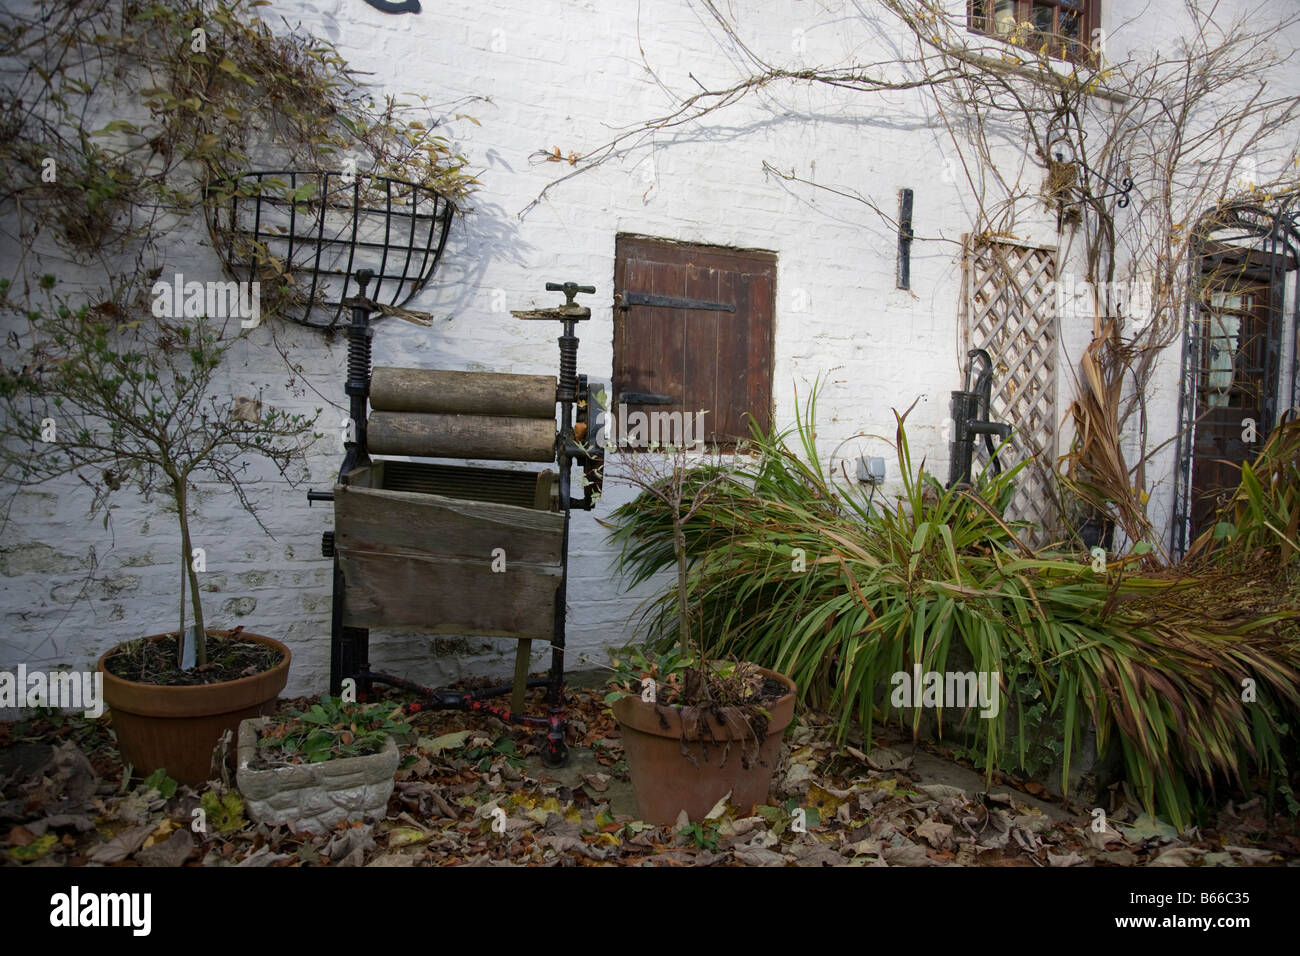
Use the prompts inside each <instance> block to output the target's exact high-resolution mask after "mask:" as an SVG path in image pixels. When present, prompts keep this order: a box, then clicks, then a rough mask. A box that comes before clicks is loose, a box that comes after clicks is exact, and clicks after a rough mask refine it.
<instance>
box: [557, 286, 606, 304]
mask: <svg viewBox="0 0 1300 956" xmlns="http://www.w3.org/2000/svg"><path fill="white" fill-rule="evenodd" d="M546 291H547V292H563V293H564V299H565V301H564V304H565V305H566V306H567V305H573V304H574V302H573V297H574V296H575V295H577V294H578V293H579V292H585V293H587V294H588V295H594V294H595V292H596V287H595V286H594V285H578V283H576V282H548V283H546Z"/></svg>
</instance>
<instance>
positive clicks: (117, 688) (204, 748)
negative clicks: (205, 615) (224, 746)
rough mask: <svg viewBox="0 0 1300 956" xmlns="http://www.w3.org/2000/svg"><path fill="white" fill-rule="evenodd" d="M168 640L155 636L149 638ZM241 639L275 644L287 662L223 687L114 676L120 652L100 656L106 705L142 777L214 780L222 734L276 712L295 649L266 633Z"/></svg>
mask: <svg viewBox="0 0 1300 956" xmlns="http://www.w3.org/2000/svg"><path fill="white" fill-rule="evenodd" d="M208 633H209V634H220V633H221V632H220V631H209V632H208ZM167 636H168V635H165V634H155V635H153V636H152V637H147V638H145V640H149V641H156V640H161V639H162V638H164V637H167ZM239 636H240V637H241V638H248V639H249V640H250V641H256V642H258V643H259V644H269V645H270V646H271V647H274V648H275V649H276V650H278V651H279V652H280V653H281V654H283V655H284V659H283V660H282V661H281V662H280V663H279V664H277V665H276V666H275V667H272V668H271V669H270V670H268V671H263V672H262V673H260V674H254V675H253V676H252V677H241V678H239V680H232V681H226V682H224V683H220V684H201V685H196V686H193V687H163V686H160V685H157V684H141V683H139V682H137V681H129V680H124V679H122V678H121V677H117V676H115V675H114V674H111V673H109V672H108V671H107V670H106V669H105V668H104V661H105V660H106V659H107V658H108V656H109V655H110V654H112V653H113V652H114V651H115V650H117V648H114V649H113V650H110V651H108V652H106V653H105V654H104V655H103V656H102V657H100V659H99V663H98V665H97V667H98V668H99V671H100V672H101V673H102V674H103V675H104V701H105V703H107V704H108V706H109V707H110V708H111V709H112V711H113V731H114V733H115V734H116V735H117V749H118V751H119V752H120V753H121V755H122V760H123V761H124V762H125V763H129V764H131V766H132V767H133V768H134V769H135V772H136V773H138V774H142V775H148V774H150V773H152V772H153V771H154V770H157V769H158V768H160V767H161V768H163V769H164V770H166V772H167V775H168V776H169V777H171V778H172V779H173V780H177V781H179V782H180V783H189V784H198V783H202V782H204V781H205V780H207V779H209V777H210V776H211V767H212V750H213V748H214V747H215V746H216V745H217V741H218V739H219V738H220V737H221V734H222V732H223V731H226V730H229V731H231V733H232V734H234V733H238V731H239V722H240V721H241V720H244V719H245V718H248V717H260V716H263V715H265V714H269V713H271V712H272V711H273V710H274V706H273V705H274V704H275V700H276V698H277V697H278V696H279V694H280V691H282V690H283V689H284V685H285V682H286V681H287V680H288V679H289V660H290V656H291V655H290V654H289V648H287V647H285V646H284V645H283V644H281V643H280V642H279V641H277V640H274V639H272V638H269V637H264V636H262V635H261V634H250V633H249V632H248V631H244V632H242V633H241V634H240V635H239Z"/></svg>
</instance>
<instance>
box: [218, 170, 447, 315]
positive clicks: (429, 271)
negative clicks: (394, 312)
mask: <svg viewBox="0 0 1300 956" xmlns="http://www.w3.org/2000/svg"><path fill="white" fill-rule="evenodd" d="M239 179H241V180H242V179H253V180H256V183H257V185H256V188H255V189H254V190H249V191H247V192H249V193H251V194H242V192H243V191H239V190H237V191H236V192H235V194H234V195H232V196H231V198H230V200H229V202H228V203H225V204H222V207H224V209H223V208H222V207H217V208H214V209H213V216H212V223H211V224H212V226H213V235H214V239H217V240H218V242H219V243H220V245H221V246H223V247H224V248H223V249H222V251H223V252H224V253H225V261H226V266H227V268H228V269H229V271H230V272H231V273H232V274H233V275H235V277H236V278H238V279H247V280H249V281H253V280H257V279H259V278H260V277H259V276H258V274H257V273H258V263H257V257H249V258H247V259H245V258H243V257H241V256H238V255H236V250H235V244H236V241H237V240H244V241H247V242H251V243H253V244H254V245H255V247H258V246H260V247H261V248H264V249H266V250H267V253H268V254H270V255H274V256H275V257H276V258H277V259H281V260H282V261H283V262H284V269H285V272H286V273H288V274H290V275H295V276H304V277H305V276H307V275H310V285H309V286H308V288H307V291H306V295H307V302H306V306H305V309H304V310H303V314H302V315H301V317H298V316H292V315H291V316H289V318H291V319H293V321H295V322H298V323H299V324H300V325H305V326H308V327H309V328H314V329H323V330H329V331H333V330H335V329H337V328H338V327H339V321H340V319H341V318H342V317H343V314H344V303H345V302H347V300H348V299H349V296H350V295H351V294H352V293H351V291H350V288H351V286H353V284H354V283H355V281H356V280H355V278H354V276H355V272H356V270H357V269H358V268H360V267H361V265H363V264H362V263H358V262H357V253H358V250H376V249H378V250H382V253H381V255H379V256H378V259H379V262H378V264H377V266H373V267H371V271H372V272H373V273H374V279H373V280H372V282H373V285H372V286H371V295H370V299H371V301H373V302H375V303H380V302H383V301H384V297H385V295H387V297H388V298H387V305H389V306H391V307H393V308H401V307H403V306H405V305H406V303H408V302H409V301H410V300H411V299H412V298H413V297H414V296H415V295H416V293H418V292H419V291H420V290H421V289H423V288H424V287H425V286H426V285H427V284H428V282H429V280H430V279H431V278H432V277H433V274H434V272H435V271H436V269H437V267H438V263H439V261H440V260H441V259H442V254H443V251H444V250H445V248H446V245H447V236H448V234H449V233H450V231H451V223H452V219H453V218H454V217H455V211H456V207H455V204H454V203H453V202H452V200H451V199H450V198H448V197H447V196H446V195H444V194H443V193H440V192H438V191H437V190H435V189H433V188H431V187H429V186H423V185H420V184H418V183H413V182H409V181H407V180H403V179H397V178H394V177H391V176H381V175H377V174H372V173H361V172H354V173H349V172H345V171H340V170H305V169H277V170H250V171H247V172H244V173H241V174H240V175H239ZM277 180H279V181H282V182H283V185H284V187H285V192H284V194H276V193H275V192H272V189H273V188H274V187H273V183H274V182H275V181H277ZM307 183H315V185H316V189H315V190H314V192H313V194H312V195H311V196H310V197H304V198H302V199H295V198H294V197H295V196H296V194H297V192H298V190H299V189H300V188H302V186H304V185H306V184H307ZM375 194H380V195H379V198H378V202H377V203H372V202H371V200H370V196H372V195H375ZM349 199H350V201H349ZM245 203H252V204H253V206H254V208H253V212H252V227H251V229H249V228H247V227H245V226H243V225H241V218H240V217H241V204H245ZM303 207H306V209H304V208H303ZM285 208H287V210H288V229H287V232H282V231H275V229H273V228H272V227H270V226H268V225H267V222H268V220H269V219H270V216H269V215H266V214H265V213H268V212H269V210H271V209H280V210H282V209H285ZM223 211H224V212H225V214H226V215H228V216H229V221H228V222H226V223H222V222H221V215H222V212H223ZM331 211H333V212H335V213H340V214H343V215H342V216H341V217H340V218H343V219H344V220H345V221H348V222H349V223H350V227H345V228H343V229H341V230H338V229H336V230H335V231H334V232H333V233H332V234H327V219H329V215H328V213H329V212H331ZM374 216H382V217H383V224H384V239H383V242H375V241H371V240H367V239H359V238H358V228H359V226H360V225H361V223H362V221H363V217H374ZM281 218H283V217H281ZM300 224H305V226H303V225H300ZM408 224H409V225H408ZM222 239H224V240H225V241H224V242H221V240H222ZM337 247H343V248H345V249H346V260H345V259H344V256H343V255H342V254H340V255H338V256H334V257H328V256H327V250H329V249H331V248H337ZM281 253H282V254H281ZM295 255H296V256H298V257H300V258H301V259H302V261H301V262H299V261H297V260H296V259H295ZM417 258H418V259H419V262H420V265H419V268H418V269H415V270H414V271H413V270H412V268H411V266H412V262H413V260H415V259H417ZM322 260H325V261H322ZM398 261H400V263H401V270H400V271H398V270H397V262H398ZM390 263H392V267H391V269H390ZM367 265H368V264H367ZM326 276H331V277H336V278H339V279H341V280H342V290H341V292H340V295H339V297H338V300H337V301H334V300H330V301H323V302H318V301H317V290H318V289H319V288H320V286H321V283H322V278H323V277H326ZM386 283H387V284H388V286H389V289H391V292H389V291H388V289H385V284H386ZM305 284H306V283H304V285H305ZM318 306H323V307H324V308H326V309H329V310H332V311H333V315H332V316H331V318H330V320H329V321H328V322H313V321H311V315H312V312H313V310H315V309H317V307H318Z"/></svg>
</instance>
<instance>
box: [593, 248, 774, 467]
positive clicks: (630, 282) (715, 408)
mask: <svg viewBox="0 0 1300 956" xmlns="http://www.w3.org/2000/svg"><path fill="white" fill-rule="evenodd" d="M614 289H615V291H616V292H619V293H623V294H626V293H637V292H639V293H647V294H651V295H660V296H672V297H674V298H677V299H692V300H702V301H706V302H717V303H725V304H729V305H734V306H735V308H736V311H735V312H722V311H712V310H703V309H683V308H667V307H664V306H649V305H633V306H631V307H629V308H619V307H616V308H615V310H614V401H615V403H618V402H620V401H622V398H621V396H622V395H623V394H624V393H627V392H650V393H656V394H661V395H671V396H672V397H673V398H674V399H677V402H676V403H675V404H673V405H665V406H651V405H633V404H629V405H628V411H629V412H632V411H645V412H654V411H673V412H682V413H684V414H690V415H694V414H695V413H696V412H700V411H706V412H707V414H706V415H705V416H704V426H705V434H704V436H703V437H704V438H705V440H706V441H708V442H710V443H717V444H718V445H719V446H721V447H723V448H734V446H735V443H736V441H737V440H738V439H747V438H749V436H750V430H749V422H750V418H749V416H751V415H752V416H753V419H754V420H755V421H756V422H757V423H758V425H759V427H760V428H763V429H767V428H768V427H769V426H770V424H771V413H772V317H773V314H774V312H775V295H776V256H775V255H773V254H772V253H768V252H755V251H751V250H743V251H742V250H736V249H728V248H724V247H721V246H696V245H686V244H683V243H675V242H668V241H664V240H658V239H640V238H634V237H630V236H619V237H618V238H617V240H616V243H615V265H614ZM616 305H617V303H616ZM616 407H617V405H616Z"/></svg>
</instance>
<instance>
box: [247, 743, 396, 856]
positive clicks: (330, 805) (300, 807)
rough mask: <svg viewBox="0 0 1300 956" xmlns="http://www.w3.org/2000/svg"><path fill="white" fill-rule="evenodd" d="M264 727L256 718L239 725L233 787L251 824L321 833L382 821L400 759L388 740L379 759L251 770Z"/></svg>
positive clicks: (347, 759)
mask: <svg viewBox="0 0 1300 956" xmlns="http://www.w3.org/2000/svg"><path fill="white" fill-rule="evenodd" d="M266 724H267V720H266V719H265V718H255V719H252V720H245V721H244V722H243V723H241V724H240V725H239V770H238V772H237V774H236V782H237V784H238V786H239V792H240V793H241V794H243V796H244V802H245V809H246V810H247V812H248V815H249V817H250V818H251V819H253V820H255V821H257V822H259V823H265V824H268V825H275V824H281V823H292V824H293V826H294V828H295V829H298V830H306V831H310V832H312V833H324V832H326V831H327V830H331V829H333V827H334V825H335V824H336V823H339V822H340V821H342V820H360V819H362V818H364V817H377V818H382V817H384V815H385V814H386V812H387V807H388V798H389V797H390V796H391V795H392V793H393V774H394V773H396V772H397V764H398V762H399V760H400V756H401V755H400V754H399V752H398V749H397V741H395V740H394V739H393V738H392V737H389V738H388V740H386V741H385V742H384V749H383V750H381V751H379V753H377V754H368V755H366V756H364V757H340V758H339V759H337V760H326V761H325V762H323V763H311V764H299V765H297V766H292V767H274V768H272V769H269V770H254V769H252V768H251V767H249V763H250V762H251V761H252V760H253V758H254V757H255V756H256V754H257V738H258V736H259V735H260V733H261V731H262V728H263V727H264V726H265V725H266Z"/></svg>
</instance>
